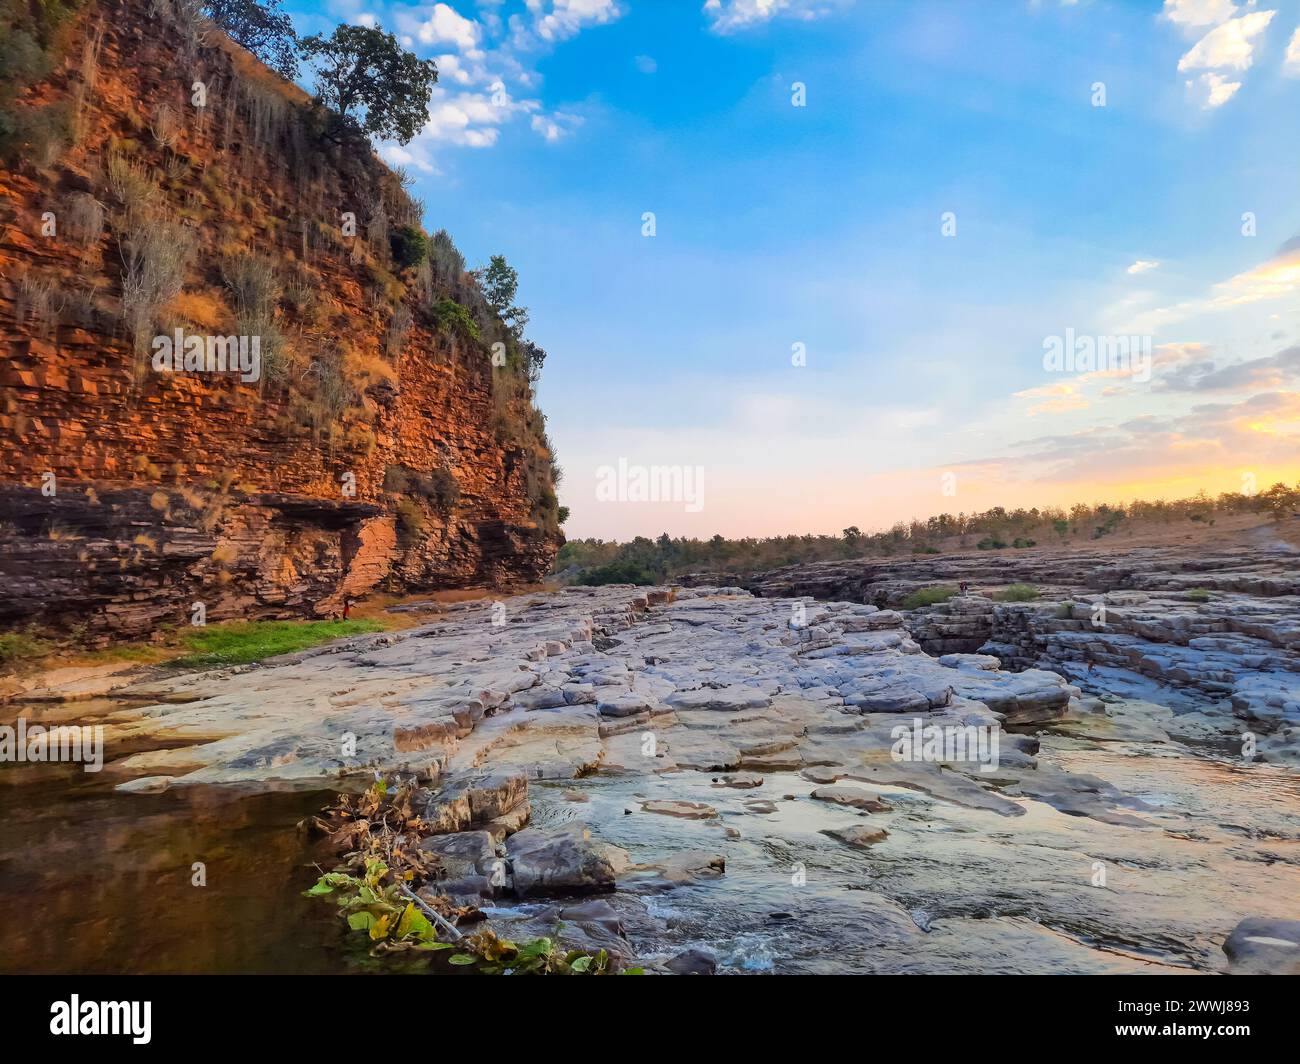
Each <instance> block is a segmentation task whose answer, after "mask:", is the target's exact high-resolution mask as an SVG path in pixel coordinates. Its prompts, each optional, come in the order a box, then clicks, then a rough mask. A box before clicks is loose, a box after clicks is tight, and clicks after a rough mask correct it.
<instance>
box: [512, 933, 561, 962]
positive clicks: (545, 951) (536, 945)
mask: <svg viewBox="0 0 1300 1064" xmlns="http://www.w3.org/2000/svg"><path fill="white" fill-rule="evenodd" d="M552 948H553V944H552V942H551V940H550V939H549V938H535V939H533V940H532V941H531V942H529V943H527V944H526V945H524V946H521V947H520V949H519V957H520V959H521V960H522V959H523V958H524V957H545V956H547V955H549V954H550V952H551V949H552Z"/></svg>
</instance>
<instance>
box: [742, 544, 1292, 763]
mask: <svg viewBox="0 0 1300 1064" xmlns="http://www.w3.org/2000/svg"><path fill="white" fill-rule="evenodd" d="M1254 532H1255V533H1257V534H1254V535H1252V536H1250V537H1248V538H1246V540H1245V541H1244V542H1243V543H1241V544H1240V545H1239V546H1235V547H1232V548H1227V547H1223V546H1205V547H1201V548H1190V547H1181V546H1162V547H1145V548H1132V549H1128V550H1116V549H1110V550H1103V549H1081V550H1073V551H1062V552H1050V553H1049V552H1042V553H1039V552H1033V553H1031V552H1025V553H1016V554H1008V553H1003V554H1001V555H999V556H998V557H996V558H990V557H989V555H988V554H986V553H981V554H978V555H954V556H948V557H936V558H921V559H907V560H903V561H900V562H898V563H896V564H893V565H890V564H888V563H875V562H872V563H863V562H843V563H830V564H825V565H814V566H804V567H799V566H795V567H791V568H788V569H781V570H776V571H774V572H771V573H763V574H758V575H757V576H755V577H753V578H752V579H751V580H750V581H749V584H750V586H751V587H752V588H753V589H754V590H755V591H757V592H761V593H763V594H772V593H777V594H787V593H791V592H794V593H803V594H810V593H817V594H823V595H827V594H829V595H837V594H838V595H844V594H849V595H852V596H854V597H860V598H861V599H862V600H864V601H875V602H880V603H900V602H902V601H903V600H904V599H905V598H906V597H907V596H908V595H910V594H912V593H913V592H915V591H917V590H920V589H922V588H933V587H936V586H947V587H950V588H955V587H957V586H958V585H959V584H960V583H961V582H963V581H964V582H967V583H968V584H969V585H970V589H971V590H970V592H969V593H968V594H967V595H965V596H962V595H954V596H953V597H952V598H950V599H949V600H948V601H946V602H941V603H938V604H935V605H933V606H926V607H921V608H918V609H915V610H910V611H907V612H906V614H905V616H906V625H907V630H908V631H909V633H910V634H911V636H912V637H913V638H914V639H915V640H916V641H917V643H918V644H919V645H920V646H921V648H922V649H924V650H925V651H926V652H927V653H930V654H933V655H936V656H937V655H946V654H954V653H955V654H983V655H993V656H995V659H996V660H998V661H999V662H1000V663H1001V665H1002V666H1003V667H1005V668H1011V669H1047V670H1050V671H1053V672H1056V673H1059V674H1061V675H1062V676H1065V677H1066V678H1067V679H1069V680H1071V681H1072V682H1074V683H1078V684H1081V685H1083V686H1085V687H1089V688H1092V689H1095V690H1097V691H1100V692H1106V691H1113V692H1114V693H1117V694H1124V695H1129V696H1138V697H1144V698H1149V699H1151V700H1153V701H1164V702H1170V701H1171V700H1172V701H1174V702H1176V703H1177V704H1178V705H1179V708H1180V709H1183V710H1195V711H1197V712H1209V713H1211V715H1215V714H1216V712H1217V716H1218V718H1219V719H1218V723H1217V730H1219V731H1221V732H1224V733H1225V734H1226V732H1227V731H1228V730H1230V727H1231V725H1230V723H1229V721H1230V720H1231V718H1232V717H1235V718H1236V719H1238V720H1240V721H1243V722H1244V723H1245V724H1246V725H1248V726H1250V727H1253V728H1256V729H1259V730H1262V731H1264V732H1267V733H1271V734H1273V736H1274V740H1273V742H1272V744H1271V745H1270V749H1269V756H1275V757H1279V758H1282V759H1292V758H1294V757H1295V756H1296V755H1297V753H1298V752H1300V745H1298V740H1300V554H1297V552H1296V551H1295V550H1294V548H1292V547H1290V546H1289V544H1287V543H1286V542H1285V541H1284V540H1282V539H1280V538H1277V537H1275V536H1271V535H1268V534H1267V533H1268V530H1267V529H1262V530H1254ZM1013 583H1021V584H1027V585H1031V586H1032V587H1033V588H1034V589H1035V590H1036V591H1037V592H1038V596H1039V597H1038V598H1037V599H1035V600H1033V601H1030V602H1002V601H998V600H997V597H996V596H997V595H998V594H999V590H998V589H999V588H1004V587H1006V586H1007V585H1010V584H1013ZM1161 688H1163V689H1165V692H1166V693H1165V694H1164V695H1158V694H1157V692H1158V690H1159V689H1161ZM1182 696H1186V697H1182ZM1206 727H1207V728H1208V729H1209V730H1215V727H1216V726H1214V725H1212V724H1211V723H1210V722H1206Z"/></svg>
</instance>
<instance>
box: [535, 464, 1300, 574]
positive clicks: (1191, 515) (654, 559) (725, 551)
mask: <svg viewBox="0 0 1300 1064" xmlns="http://www.w3.org/2000/svg"><path fill="white" fill-rule="evenodd" d="M1253 513H1265V514H1269V515H1270V516H1272V517H1273V518H1274V519H1275V520H1278V521H1283V520H1288V519H1290V518H1291V517H1292V516H1293V515H1300V484H1296V485H1294V486H1290V485H1287V484H1284V483H1280V482H1279V483H1277V484H1274V485H1273V486H1272V487H1270V488H1269V489H1268V490H1267V491H1261V492H1259V493H1258V494H1255V495H1246V494H1241V493H1235V492H1225V493H1223V494H1221V495H1219V496H1217V497H1211V496H1209V495H1207V494H1205V493H1204V492H1202V493H1200V494H1198V495H1195V496H1193V497H1191V498H1187V499H1174V500H1164V499H1156V500H1135V501H1133V502H1130V503H1126V504H1124V505H1123V506H1118V505H1115V504H1108V503H1094V504H1091V505H1089V504H1087V503H1078V504H1076V505H1074V506H1073V507H1071V508H1070V510H1069V511H1068V512H1067V511H1066V510H1064V509H1061V508H1059V507H1044V508H1042V509H1039V508H1038V507H1034V508H1031V509H1023V508H1020V509H1015V510H1008V509H1006V508H1005V507H1002V506H995V507H993V508H992V509H989V510H985V511H984V512H982V513H969V514H968V513H957V514H937V515H935V516H934V517H931V518H928V519H927V520H925V521H919V520H916V521H912V522H910V523H909V524H905V523H903V522H899V523H898V524H895V525H894V526H893V527H892V528H889V529H886V530H883V531H879V532H870V533H867V532H863V531H861V530H860V529H859V528H858V527H857V526H856V525H850V526H849V527H848V528H845V529H844V530H843V532H842V533H841V534H840V535H790V536H772V537H769V538H765V539H753V538H750V539H724V538H723V537H722V536H720V535H715V536H713V537H712V538H711V539H707V540H701V539H686V538H677V539H673V538H670V537H668V536H666V535H665V536H660V537H659V538H658V539H657V540H653V541H652V540H648V539H636V540H633V541H632V542H630V543H614V542H608V541H604V540H598V539H586V540H576V539H571V540H569V541H568V542H567V543H565V544H564V546H563V547H561V548H560V553H559V556H558V558H557V561H556V569H557V570H559V569H563V568H566V567H568V566H572V565H576V566H578V567H580V568H584V569H586V568H602V569H604V570H607V571H610V572H612V571H614V570H613V569H612V568H611V567H613V566H616V565H618V564H621V563H624V562H631V563H633V564H634V565H635V566H637V567H639V568H640V569H643V570H645V571H646V572H649V573H652V574H654V575H655V576H656V578H657V579H658V580H659V581H660V582H662V580H664V579H672V578H673V577H676V576H679V575H681V574H683V573H689V572H693V571H699V570H709V571H714V572H723V571H725V572H733V573H739V572H757V571H761V570H765V569H775V568H778V567H780V566H782V565H793V564H801V563H808V562H820V561H831V560H834V559H837V558H855V557H870V558H889V557H893V556H896V555H897V554H899V553H900V552H909V551H910V553H912V554H932V553H936V552H937V547H936V544H939V545H943V546H946V547H948V548H949V549H951V548H952V547H954V546H958V547H959V548H960V549H970V548H972V547H974V548H976V549H978V550H982V551H998V550H1007V549H1012V550H1028V549H1030V548H1032V547H1035V546H1036V545H1037V544H1039V543H1042V542H1044V540H1043V539H1036V538H1035V537H1034V536H1033V535H1031V534H1030V533H1038V534H1040V535H1042V536H1044V537H1046V536H1048V535H1050V534H1051V533H1055V535H1051V538H1050V539H1048V540H1047V544H1050V545H1052V546H1057V545H1059V544H1061V543H1064V542H1067V540H1066V536H1067V535H1068V534H1071V533H1072V534H1073V535H1075V536H1079V537H1083V538H1087V539H1101V538H1104V537H1120V536H1123V535H1124V533H1125V532H1126V531H1131V532H1137V531H1140V530H1144V529H1146V528H1147V527H1149V526H1151V525H1153V524H1154V525H1159V524H1165V523H1168V522H1171V521H1195V522H1198V523H1202V522H1203V523H1206V524H1212V523H1213V522H1214V519H1215V517H1216V515H1217V516H1220V517H1227V516H1230V515H1246V514H1253ZM954 540H956V543H954V542H953V541H954ZM945 541H946V542H945Z"/></svg>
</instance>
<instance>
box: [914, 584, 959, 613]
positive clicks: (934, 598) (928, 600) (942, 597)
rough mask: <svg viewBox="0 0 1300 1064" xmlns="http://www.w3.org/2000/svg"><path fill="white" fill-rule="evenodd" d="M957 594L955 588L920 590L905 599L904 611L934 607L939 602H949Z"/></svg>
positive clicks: (926, 588) (924, 588)
mask: <svg viewBox="0 0 1300 1064" xmlns="http://www.w3.org/2000/svg"><path fill="white" fill-rule="evenodd" d="M955 594H957V589H956V588H955V587H923V588H919V589H918V590H916V591H913V592H912V593H911V594H910V595H908V596H907V598H905V599H903V609H905V610H915V609H920V608H921V607H922V606H933V605H934V604H935V603H937V602H947V601H948V600H949V599H950V598H952V597H953V595H955Z"/></svg>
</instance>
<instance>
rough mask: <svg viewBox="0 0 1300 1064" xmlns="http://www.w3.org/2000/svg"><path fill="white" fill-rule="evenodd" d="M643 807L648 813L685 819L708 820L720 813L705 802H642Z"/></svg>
mask: <svg viewBox="0 0 1300 1064" xmlns="http://www.w3.org/2000/svg"><path fill="white" fill-rule="evenodd" d="M641 809H642V810H643V811H644V812H647V813H659V814H660V815H662V816H676V817H681V818H682V819H684V820H708V819H710V818H711V817H715V816H717V815H718V811H717V810H716V809H714V808H713V806H711V805H706V804H705V803H704V802H675V801H671V800H662V801H649V802H642V803H641Z"/></svg>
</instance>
